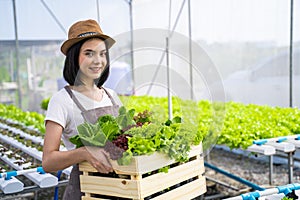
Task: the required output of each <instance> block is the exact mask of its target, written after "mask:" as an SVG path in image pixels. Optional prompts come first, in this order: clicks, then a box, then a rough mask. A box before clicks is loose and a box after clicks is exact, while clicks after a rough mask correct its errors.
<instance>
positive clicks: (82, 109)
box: [65, 85, 117, 112]
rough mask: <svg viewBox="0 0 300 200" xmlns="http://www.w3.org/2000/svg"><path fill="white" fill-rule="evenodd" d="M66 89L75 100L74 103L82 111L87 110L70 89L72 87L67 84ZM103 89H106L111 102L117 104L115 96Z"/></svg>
mask: <svg viewBox="0 0 300 200" xmlns="http://www.w3.org/2000/svg"><path fill="white" fill-rule="evenodd" d="M65 89H66V90H67V92H68V93H69V95H70V97H71V99H72V100H73V101H74V103H75V104H76V105H77V106H78V108H79V109H80V110H81V112H84V111H86V109H85V108H84V107H83V106H82V105H81V103H80V102H79V101H78V99H77V98H76V96H75V95H74V94H73V92H72V90H71V89H70V87H69V86H68V85H66V86H65ZM102 89H103V90H104V91H105V93H106V94H107V96H108V97H109V99H110V101H111V103H112V104H113V105H114V106H116V105H117V104H116V102H115V100H114V98H113V97H112V96H111V94H110V93H109V92H108V91H107V90H106V89H105V88H103V87H102Z"/></svg>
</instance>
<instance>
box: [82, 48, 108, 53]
mask: <svg viewBox="0 0 300 200" xmlns="http://www.w3.org/2000/svg"><path fill="white" fill-rule="evenodd" d="M83 51H84V52H96V51H95V50H93V49H84V50H83ZM100 52H101V53H102V52H106V49H102V50H100Z"/></svg>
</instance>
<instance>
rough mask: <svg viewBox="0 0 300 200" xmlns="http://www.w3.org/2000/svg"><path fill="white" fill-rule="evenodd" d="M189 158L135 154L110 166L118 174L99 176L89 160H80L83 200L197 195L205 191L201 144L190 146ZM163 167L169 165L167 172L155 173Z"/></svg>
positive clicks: (170, 197)
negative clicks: (179, 159) (127, 161)
mask: <svg viewBox="0 0 300 200" xmlns="http://www.w3.org/2000/svg"><path fill="white" fill-rule="evenodd" d="M189 157H190V160H189V161H187V162H185V163H177V162H175V161H174V160H171V159H169V158H167V157H166V156H165V155H163V154H159V153H154V154H152V155H147V156H136V157H134V158H133V162H132V163H131V164H130V165H129V166H119V165H116V166H113V167H114V170H115V172H116V174H117V175H119V177H105V176H101V174H99V173H94V172H97V171H96V170H95V169H94V168H93V167H92V166H91V165H90V164H89V163H87V162H83V163H81V164H80V165H79V169H80V171H83V175H81V176H80V185H81V191H82V192H83V193H85V196H83V197H82V200H96V199H97V200H100V199H105V198H106V197H105V198H104V197H101V198H96V197H93V196H95V195H101V196H110V197H122V198H128V199H140V200H142V199H144V198H145V197H149V196H152V195H153V194H157V195H158V196H157V195H154V196H156V197H155V198H154V199H157V200H159V199H162V200H165V199H168V200H169V199H174V200H175V199H191V198H194V197H197V196H200V195H201V194H203V193H205V192H206V183H205V177H204V176H202V174H203V173H204V171H205V169H204V159H203V155H202V146H201V145H199V146H196V147H193V148H192V150H191V151H190V153H189ZM115 164H116V163H115ZM166 166H169V169H168V172H167V173H164V172H160V173H159V172H157V169H160V168H162V167H166ZM174 186H175V187H174ZM168 190H169V191H168ZM160 192H162V194H159V193H160ZM93 194H94V195H93ZM107 198H109V197H107Z"/></svg>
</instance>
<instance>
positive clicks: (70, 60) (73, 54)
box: [63, 39, 110, 88]
mask: <svg viewBox="0 0 300 200" xmlns="http://www.w3.org/2000/svg"><path fill="white" fill-rule="evenodd" d="M87 40H88V39H86V40H82V41H80V42H78V43H76V44H74V45H73V46H72V47H70V49H69V50H68V52H67V55H66V58H65V65H64V69H63V77H64V79H65V80H66V81H67V82H68V83H69V85H82V84H83V83H82V82H81V80H80V79H79V78H78V74H79V73H80V72H79V62H78V60H79V53H80V48H81V46H82V45H83V43H84V42H85V41H87ZM104 42H105V47H106V50H107V53H106V60H107V64H106V66H105V68H104V70H103V72H102V74H101V76H100V77H99V78H98V79H95V80H94V82H95V84H96V85H97V86H98V87H99V88H100V87H101V86H102V85H103V84H104V83H105V81H106V80H107V78H108V76H109V71H110V70H109V68H110V60H109V52H108V49H107V42H106V41H104Z"/></svg>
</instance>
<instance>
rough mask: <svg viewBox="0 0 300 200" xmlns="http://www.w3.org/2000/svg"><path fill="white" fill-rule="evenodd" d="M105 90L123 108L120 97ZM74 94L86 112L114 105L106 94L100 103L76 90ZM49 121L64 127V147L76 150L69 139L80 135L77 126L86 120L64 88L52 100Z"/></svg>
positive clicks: (49, 107)
mask: <svg viewBox="0 0 300 200" xmlns="http://www.w3.org/2000/svg"><path fill="white" fill-rule="evenodd" d="M105 89H106V91H107V92H109V94H110V95H111V96H112V98H113V99H114V100H115V102H116V104H118V105H120V106H121V105H122V102H121V101H120V99H119V97H118V95H117V94H116V93H115V92H114V91H113V90H111V89H109V88H105ZM72 92H73V94H74V95H75V96H76V98H77V99H78V101H79V102H80V103H81V105H82V106H83V107H84V108H85V109H86V110H90V109H94V108H98V107H104V106H111V105H112V102H111V100H110V99H109V96H108V95H107V94H106V92H104V95H103V98H102V100H101V101H100V102H98V101H94V100H93V99H90V98H89V97H87V96H85V95H83V94H81V93H79V92H77V91H75V90H72ZM47 120H50V121H53V122H56V123H58V124H60V125H61V126H62V127H63V133H62V140H63V142H64V145H65V147H66V148H67V149H68V150H71V149H74V148H75V145H74V144H73V143H71V142H70V141H69V138H70V137H72V136H74V135H77V134H78V132H77V126H78V125H80V124H82V123H83V122H84V119H83V116H82V115H81V111H80V109H79V108H78V107H77V105H76V104H75V103H74V101H73V100H72V99H71V97H70V95H69V94H68V92H67V91H66V89H64V88H62V89H61V90H60V91H58V92H57V93H55V94H54V95H53V96H52V98H51V99H50V101H49V104H48V109H47V113H46V117H45V121H47ZM50 134H51V133H50Z"/></svg>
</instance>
